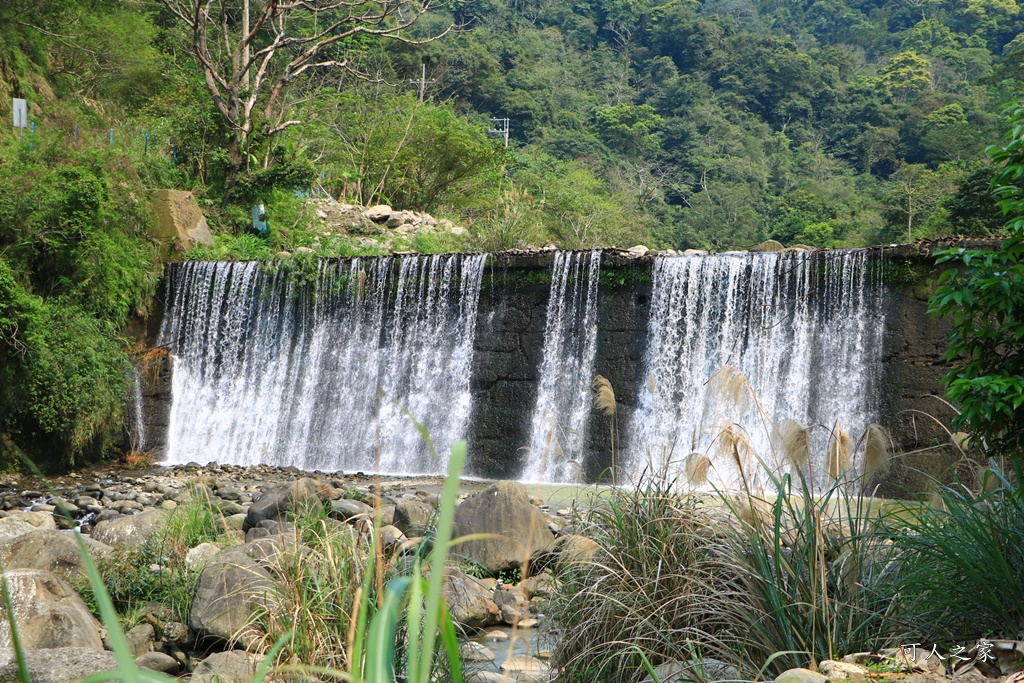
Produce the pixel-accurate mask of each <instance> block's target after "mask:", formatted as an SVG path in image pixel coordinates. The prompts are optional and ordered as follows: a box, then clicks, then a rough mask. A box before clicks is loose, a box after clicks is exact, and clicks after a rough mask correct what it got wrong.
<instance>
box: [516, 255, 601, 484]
mask: <svg viewBox="0 0 1024 683" xmlns="http://www.w3.org/2000/svg"><path fill="white" fill-rule="evenodd" d="M600 268H601V252H600V251H597V250H595V251H590V252H558V253H557V254H555V259H554V262H553V264H552V269H551V291H550V294H549V298H548V307H547V320H546V322H545V325H544V355H543V361H542V363H541V370H540V386H539V387H538V390H537V404H536V406H535V407H534V410H533V419H532V422H531V429H530V454H529V459H528V460H527V463H526V467H525V468H524V470H523V474H522V476H521V477H520V478H521V479H523V480H525V481H534V482H572V481H577V480H579V479H580V474H581V472H582V465H583V453H584V448H585V444H586V440H587V422H588V417H589V416H590V406H591V404H592V402H593V401H592V398H591V390H590V385H591V382H592V381H593V377H592V374H593V366H594V353H595V351H596V349H597V280H598V275H599V272H600Z"/></svg>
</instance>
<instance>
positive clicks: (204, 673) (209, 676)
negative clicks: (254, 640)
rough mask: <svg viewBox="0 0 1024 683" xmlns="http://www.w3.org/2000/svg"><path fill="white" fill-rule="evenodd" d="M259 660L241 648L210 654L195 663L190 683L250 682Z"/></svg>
mask: <svg viewBox="0 0 1024 683" xmlns="http://www.w3.org/2000/svg"><path fill="white" fill-rule="evenodd" d="M258 663H259V660H258V659H257V658H256V656H255V655H251V654H249V653H247V652H243V651H241V650H230V651H228V652H218V653H216V654H212V655H210V656H209V657H207V658H206V659H204V660H203V661H201V662H199V664H197V665H196V670H195V671H194V672H192V683H250V682H251V681H252V679H253V676H255V674H256V666H257V664H258Z"/></svg>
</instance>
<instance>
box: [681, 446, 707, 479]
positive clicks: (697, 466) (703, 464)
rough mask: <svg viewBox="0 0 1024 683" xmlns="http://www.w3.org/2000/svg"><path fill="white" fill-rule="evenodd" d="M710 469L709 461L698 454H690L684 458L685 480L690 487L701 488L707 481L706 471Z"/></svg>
mask: <svg viewBox="0 0 1024 683" xmlns="http://www.w3.org/2000/svg"><path fill="white" fill-rule="evenodd" d="M710 467H711V459H710V458H708V457H707V456H706V455H702V454H700V453H690V454H689V455H688V456H686V464H685V469H686V480H687V481H688V482H689V483H690V486H703V485H704V484H706V483H707V481H708V469H709V468H710Z"/></svg>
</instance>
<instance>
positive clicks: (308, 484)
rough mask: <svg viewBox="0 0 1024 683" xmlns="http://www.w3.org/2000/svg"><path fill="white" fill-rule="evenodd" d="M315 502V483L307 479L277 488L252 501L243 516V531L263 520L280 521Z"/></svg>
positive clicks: (316, 498) (317, 498)
mask: <svg viewBox="0 0 1024 683" xmlns="http://www.w3.org/2000/svg"><path fill="white" fill-rule="evenodd" d="M317 500H319V497H318V496H317V495H316V482H315V481H314V480H312V479H310V478H308V477H304V478H302V479H299V480H298V481H295V482H292V483H290V484H284V485H282V486H278V487H276V488H273V489H271V490H269V491H267V492H265V493H264V494H263V495H261V496H260V497H259V498H257V499H256V500H254V501H253V503H252V505H250V506H249V511H248V512H247V513H246V515H245V525H244V527H243V529H244V530H245V531H248V530H249V529H251V528H253V527H255V526H258V525H259V523H260V522H262V521H263V520H265V519H273V520H277V519H280V518H282V517H284V516H286V515H287V513H289V512H295V511H296V510H297V509H299V507H300V506H301V505H303V504H305V503H309V502H312V501H317Z"/></svg>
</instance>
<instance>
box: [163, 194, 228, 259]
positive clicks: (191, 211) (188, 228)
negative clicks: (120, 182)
mask: <svg viewBox="0 0 1024 683" xmlns="http://www.w3.org/2000/svg"><path fill="white" fill-rule="evenodd" d="M150 206H151V208H152V209H153V227H152V228H151V229H150V234H151V235H152V236H153V237H155V238H156V239H157V241H158V242H160V245H161V248H160V252H161V256H162V257H163V259H164V260H165V261H166V260H170V259H171V258H173V257H175V256H176V255H177V253H184V252H186V251H188V250H189V249H191V248H192V247H194V246H196V245H200V246H204V247H212V246H213V233H212V232H210V226H209V225H208V224H207V222H206V216H204V215H203V212H202V210H201V209H200V208H199V203H198V202H197V201H196V198H195V196H193V194H192V193H191V192H186V191H183V190H157V191H155V192H154V193H153V194H152V195H151V196H150Z"/></svg>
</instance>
